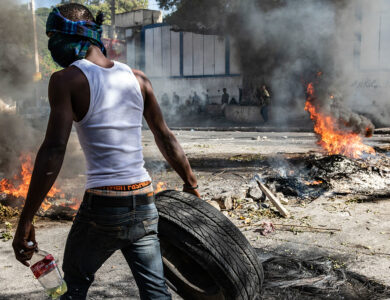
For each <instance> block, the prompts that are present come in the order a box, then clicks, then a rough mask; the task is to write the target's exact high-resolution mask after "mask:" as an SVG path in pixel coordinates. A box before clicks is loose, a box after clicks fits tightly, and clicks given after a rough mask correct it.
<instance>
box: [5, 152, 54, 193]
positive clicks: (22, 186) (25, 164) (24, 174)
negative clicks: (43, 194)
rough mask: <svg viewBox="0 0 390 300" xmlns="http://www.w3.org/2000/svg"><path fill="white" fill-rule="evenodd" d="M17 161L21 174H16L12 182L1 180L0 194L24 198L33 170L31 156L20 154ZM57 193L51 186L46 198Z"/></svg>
mask: <svg viewBox="0 0 390 300" xmlns="http://www.w3.org/2000/svg"><path fill="white" fill-rule="evenodd" d="M19 159H20V163H21V172H20V173H19V174H16V175H15V176H14V178H13V180H9V179H6V178H4V179H2V180H1V181H0V193H4V194H8V195H12V196H14V197H23V198H26V196H27V192H28V187H29V185H30V180H31V174H32V170H33V163H32V157H31V154H22V155H21V156H20V158H19ZM59 192H60V190H59V189H58V188H56V187H55V186H53V187H52V188H51V190H50V191H49V193H48V194H47V196H48V197H54V196H55V195H56V194H57V193H59Z"/></svg>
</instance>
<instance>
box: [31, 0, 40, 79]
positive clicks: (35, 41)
mask: <svg viewBox="0 0 390 300" xmlns="http://www.w3.org/2000/svg"><path fill="white" fill-rule="evenodd" d="M31 12H32V20H33V31H34V61H35V74H34V81H39V80H41V78H42V75H41V73H40V72H39V54H38V38H37V20H36V16H35V0H31Z"/></svg>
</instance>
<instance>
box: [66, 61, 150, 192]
mask: <svg viewBox="0 0 390 300" xmlns="http://www.w3.org/2000/svg"><path fill="white" fill-rule="evenodd" d="M72 65H73V66H76V67H77V68H79V69H80V70H81V71H82V72H83V73H84V74H85V76H86V77H87V79H88V82H89V88H90V95H91V96H90V104H89V109H88V112H87V114H86V115H85V117H84V118H83V119H82V120H81V121H80V122H75V127H76V130H77V135H78V137H79V140H80V144H81V147H82V149H83V151H84V154H85V158H86V161H87V183H86V189H90V188H94V187H100V186H110V185H129V184H133V183H137V182H143V181H147V180H151V179H150V176H149V174H148V172H147V171H146V170H145V168H144V158H143V154H142V144H141V127H142V116H143V110H144V101H143V97H142V94H141V88H140V86H139V83H138V80H137V79H136V78H135V76H134V74H133V72H132V70H131V69H130V67H129V66H127V65H125V64H122V63H120V62H117V61H115V62H114V66H113V67H112V68H102V67H100V66H98V65H96V64H94V63H92V62H90V61H89V60H86V59H81V60H78V61H76V62H74V63H73V64H72Z"/></svg>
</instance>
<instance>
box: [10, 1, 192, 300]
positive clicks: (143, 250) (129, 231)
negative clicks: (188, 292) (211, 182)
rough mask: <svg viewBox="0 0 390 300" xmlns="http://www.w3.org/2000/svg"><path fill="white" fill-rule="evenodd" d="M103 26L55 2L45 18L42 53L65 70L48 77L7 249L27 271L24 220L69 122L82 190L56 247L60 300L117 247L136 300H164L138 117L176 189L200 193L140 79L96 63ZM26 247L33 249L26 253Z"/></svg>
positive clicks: (82, 288)
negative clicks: (44, 123)
mask: <svg viewBox="0 0 390 300" xmlns="http://www.w3.org/2000/svg"><path fill="white" fill-rule="evenodd" d="M102 22H103V19H102V16H100V15H99V16H97V17H96V19H95V18H94V17H93V16H92V14H91V12H90V11H89V10H88V9H87V8H86V7H84V6H82V5H79V4H65V5H62V6H60V7H58V9H57V8H55V9H54V10H53V12H52V13H51V14H50V15H49V18H48V22H47V33H48V36H49V37H50V40H49V49H50V51H51V54H52V57H53V59H54V60H55V61H56V62H57V63H59V64H60V65H61V66H63V67H64V69H63V70H62V71H59V72H56V73H54V74H53V75H52V77H51V79H50V83H49V101H50V106H51V112H50V117H49V124H48V127H47V132H46V136H45V140H44V142H43V144H42V146H41V148H40V149H39V152H38V154H37V157H36V161H35V166H34V171H33V174H32V178H31V183H30V188H29V191H28V195H27V199H26V203H25V206H24V208H23V211H22V213H21V216H20V220H19V225H18V228H17V231H16V233H15V238H14V241H13V248H14V251H15V256H16V258H17V259H18V260H19V261H20V262H22V263H23V264H24V265H26V266H28V265H29V264H28V262H27V261H28V260H30V259H31V256H32V254H33V251H34V249H35V248H36V247H37V243H36V240H35V233H34V226H33V225H32V220H33V217H34V215H35V213H36V212H37V210H38V209H39V207H40V206H41V203H42V201H43V200H44V198H45V196H46V194H47V193H48V191H49V190H50V188H51V187H52V185H53V183H54V181H55V179H56V178H57V175H58V173H59V171H60V169H61V165H62V162H63V159H64V155H65V149H66V145H67V142H68V138H69V135H70V132H71V128H72V124H73V123H74V124H75V127H76V129H77V134H78V137H79V140H80V144H81V146H82V148H83V151H84V154H85V157H86V161H87V184H86V192H85V195H84V199H83V203H82V205H81V207H80V210H79V212H78V214H77V216H76V218H75V221H74V223H73V226H72V229H71V231H70V233H69V236H68V240H67V244H66V248H65V254H64V263H63V270H64V278H65V281H66V283H67V285H68V292H67V293H66V294H64V295H63V296H62V297H61V299H73V300H75V299H86V296H87V292H88V288H89V286H90V285H91V284H92V282H93V280H94V274H95V272H96V271H97V270H98V269H99V268H100V266H101V265H102V264H103V263H104V262H105V261H106V260H107V259H108V258H109V257H110V256H111V255H112V254H113V253H114V252H115V251H116V250H121V251H122V253H123V255H124V256H125V258H126V260H127V262H128V264H129V266H130V268H131V270H132V272H133V275H134V278H135V280H136V282H137V285H138V288H139V292H140V298H141V299H171V296H170V294H169V292H168V290H167V287H166V284H165V279H164V275H163V267H162V259H161V253H160V245H159V241H158V238H157V223H158V213H157V209H156V206H155V204H154V201H153V200H154V195H153V187H152V184H151V179H150V176H149V174H148V172H147V171H146V170H145V168H144V160H143V156H142V145H141V123H142V116H143V117H144V118H145V119H146V121H147V123H148V125H149V127H150V129H151V131H152V133H153V134H154V137H155V141H156V143H157V146H158V148H159V149H160V151H161V153H162V154H163V156H164V157H165V158H166V160H167V161H168V162H169V164H170V165H171V166H172V168H173V169H174V170H175V171H176V172H177V173H178V174H179V176H180V177H181V178H182V179H183V181H184V185H183V190H184V191H186V192H189V193H192V194H194V195H196V196H199V193H198V191H197V180H196V177H195V175H194V174H193V172H192V170H191V167H190V164H189V162H188V160H187V158H186V155H185V153H184V151H183V149H182V148H181V146H180V145H179V143H178V142H177V140H176V138H175V136H174V134H173V133H172V132H171V131H170V130H169V128H168V127H167V125H166V123H165V121H164V119H163V116H162V114H161V111H160V108H159V105H158V103H157V100H156V98H155V96H154V93H153V89H152V86H151V83H150V81H149V80H148V78H147V77H146V76H145V74H143V73H142V72H141V71H138V70H132V69H130V68H129V67H128V66H127V65H125V64H122V63H119V62H114V61H111V60H109V59H107V58H106V57H105V49H104V46H103V44H102V43H101V40H100V34H101V29H100V25H101V24H102ZM29 241H33V242H34V246H28V245H27V243H28V242H29Z"/></svg>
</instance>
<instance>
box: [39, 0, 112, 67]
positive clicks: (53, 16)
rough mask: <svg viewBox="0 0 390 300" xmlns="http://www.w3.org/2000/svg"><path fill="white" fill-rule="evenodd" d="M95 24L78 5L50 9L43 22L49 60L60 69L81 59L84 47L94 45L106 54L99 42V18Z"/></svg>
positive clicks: (85, 49)
mask: <svg viewBox="0 0 390 300" xmlns="http://www.w3.org/2000/svg"><path fill="white" fill-rule="evenodd" d="M96 19H97V20H96V21H95V20H94V18H93V16H92V13H91V12H90V11H89V10H88V9H87V8H86V7H85V6H83V5H80V4H74V3H71V4H65V5H62V6H60V7H58V8H54V9H53V11H52V12H51V13H50V15H49V17H48V19H47V22H46V34H47V35H48V36H49V45H48V46H49V50H50V52H51V56H52V57H53V60H54V61H55V62H56V63H58V64H59V65H60V66H61V67H64V68H66V67H68V66H69V65H70V64H72V63H73V62H75V61H76V60H79V59H83V58H85V56H86V54H87V51H88V48H89V47H90V46H91V45H95V46H97V47H99V48H100V49H101V51H102V52H103V54H104V55H106V49H105V47H104V45H103V43H102V41H101V34H102V29H101V24H102V22H103V18H102V15H101V14H99V15H98V16H97V18H96Z"/></svg>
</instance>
